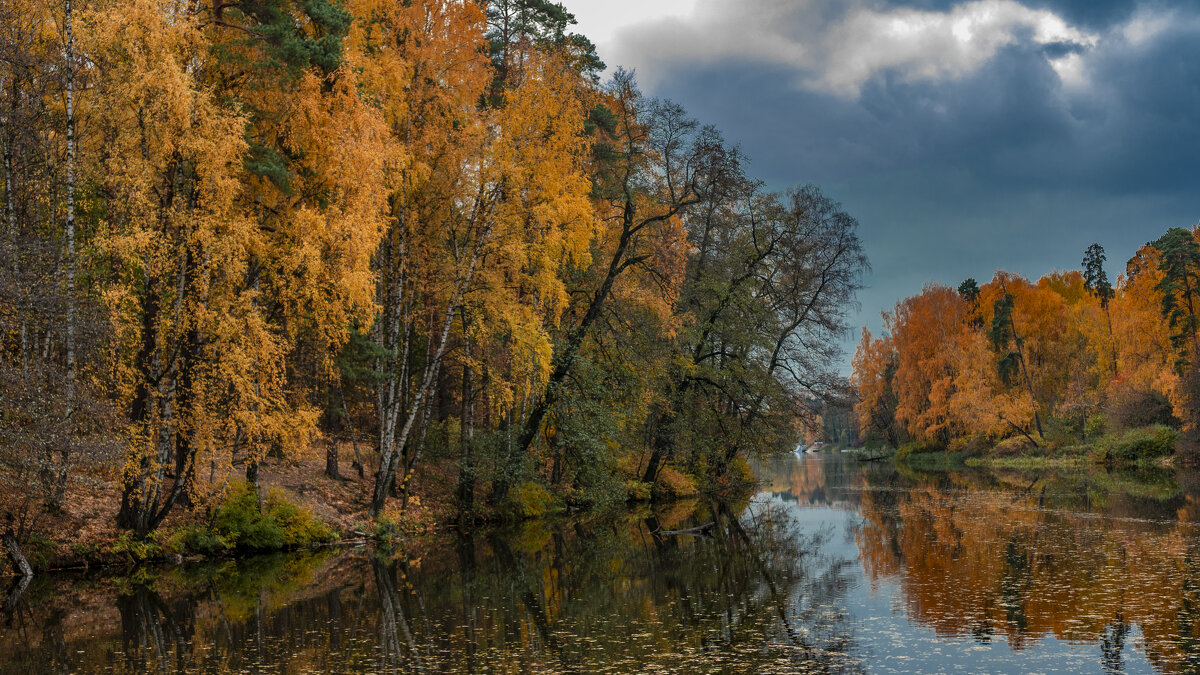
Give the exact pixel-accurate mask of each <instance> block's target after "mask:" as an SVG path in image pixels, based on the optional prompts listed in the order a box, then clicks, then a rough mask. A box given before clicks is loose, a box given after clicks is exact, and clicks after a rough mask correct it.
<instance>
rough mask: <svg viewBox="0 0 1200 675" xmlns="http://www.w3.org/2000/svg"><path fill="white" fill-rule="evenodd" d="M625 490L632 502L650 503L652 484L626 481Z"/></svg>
mask: <svg viewBox="0 0 1200 675" xmlns="http://www.w3.org/2000/svg"><path fill="white" fill-rule="evenodd" d="M625 490H626V492H627V493H628V495H629V501H631V502H648V501H650V484H649V483H643V482H641V481H639V480H627V481H625Z"/></svg>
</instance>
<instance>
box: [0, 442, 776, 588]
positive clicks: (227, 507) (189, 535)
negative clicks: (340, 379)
mask: <svg viewBox="0 0 1200 675" xmlns="http://www.w3.org/2000/svg"><path fill="white" fill-rule="evenodd" d="M337 451H338V454H339V459H340V460H341V461H340V462H339V464H340V466H341V467H342V470H341V471H340V472H339V473H340V477H339V478H332V477H330V476H329V475H327V474H326V473H325V471H324V469H325V463H326V455H325V451H324V448H321V449H320V451H319V452H318V451H316V450H313V451H311V452H308V453H305V454H303V455H301V456H299V457H297V458H294V459H286V460H285V459H279V458H273V457H268V458H266V459H265V460H264V461H263V462H262V463H261V465H260V467H259V481H258V489H257V490H254V489H253V488H252V487H251V486H248V485H247V484H246V483H245V482H234V483H231V484H229V485H227V486H226V487H225V494H224V496H223V497H222V498H221V499H219V500H217V499H212V500H210V503H208V504H207V505H205V506H196V507H193V508H176V509H175V510H174V512H173V513H171V514H170V515H169V516H168V517H167V518H166V520H165V521H164V522H163V523H162V524H161V525H160V527H159V528H158V529H156V530H155V531H153V532H151V533H150V535H149V536H147V537H145V538H144V539H137V538H136V537H134V536H133V535H132V534H131V533H130V532H127V531H123V530H120V529H118V528H117V526H116V516H117V507H118V506H119V504H120V490H119V487H118V486H119V483H118V476H117V475H116V472H115V471H114V470H113V469H112V468H111V467H110V466H109V465H108V464H106V463H105V462H103V461H97V462H95V463H92V464H82V463H81V464H80V465H78V466H77V467H75V470H74V475H73V481H75V482H77V487H80V488H82V487H84V486H86V489H77V490H73V491H72V492H71V498H69V499H67V500H65V502H64V504H63V507H62V509H61V510H60V511H58V512H56V513H48V512H44V511H43V512H39V513H37V514H36V521H35V522H34V523H33V527H32V528H30V529H31V530H32V534H30V535H28V536H26V537H25V538H24V540H23V542H22V549H23V552H24V555H25V556H26V558H27V559H28V560H29V562H30V564H31V565H32V567H33V570H34V572H35V574H42V573H45V572H50V571H65V570H87V569H95V568H113V569H120V568H129V567H134V566H138V565H141V564H144V563H155V562H162V563H175V564H178V563H181V562H185V561H186V562H199V561H204V560H222V559H228V558H232V557H238V556H244V555H249V554H257V553H269V552H277V551H296V550H306V549H310V550H317V549H322V548H331V547H332V548H344V547H346V546H353V545H360V544H373V545H380V546H383V547H397V546H401V545H404V546H408V545H409V543H410V542H411V541H413V540H415V539H417V538H419V537H420V536H422V535H426V534H430V533H435V532H439V531H445V530H449V529H451V528H460V529H461V527H462V526H463V524H462V523H460V522H459V521H460V518H461V514H460V512H459V510H458V502H457V498H458V495H457V494H456V490H457V477H458V472H457V469H456V468H455V467H454V466H453V465H452V464H447V463H439V462H427V463H425V464H424V465H423V466H422V467H421V468H420V469H419V470H418V472H417V474H416V475H415V476H414V480H413V481H412V486H413V488H412V492H411V494H410V495H409V497H408V499H407V503H406V504H404V505H403V506H401V504H400V500H399V499H390V500H389V502H388V506H387V507H386V508H385V509H384V511H383V513H381V514H380V516H379V517H378V518H372V517H371V515H370V513H369V504H370V499H371V494H372V490H373V487H374V477H373V476H372V475H371V474H370V473H369V472H367V471H365V470H364V471H363V472H362V473H361V475H360V472H359V471H357V470H356V465H355V464H352V462H351V460H352V459H353V458H355V457H363V458H364V459H365V462H366V464H367V465H368V466H369V465H371V463H372V459H373V457H372V456H371V455H370V453H367V455H365V456H363V455H360V454H359V453H356V452H355V451H354V449H353V447H352V446H351V444H349V443H343V444H341V445H339V446H338V448H337ZM351 467H355V468H351ZM746 471H748V469H746V468H744V467H740V465H739V469H738V471H736V472H732V474H731V475H732V479H731V480H728V481H726V482H724V483H722V484H721V485H719V486H712V488H711V489H710V490H708V491H702V490H701V488H699V487H697V481H696V480H695V479H693V478H692V477H689V476H686V475H684V474H682V473H680V472H679V471H677V470H676V469H674V468H673V467H664V469H663V470H662V472H661V473H660V478H659V481H658V482H657V483H656V484H654V485H651V484H648V483H641V482H639V481H636V480H633V479H632V478H631V479H629V480H627V481H626V483H625V485H624V490H623V491H620V492H619V493H617V494H615V495H612V496H610V498H609V499H608V501H605V502H598V503H597V502H593V503H586V502H582V501H578V500H576V501H570V500H569V499H568V498H564V496H563V495H561V494H556V493H553V492H552V491H551V489H552V486H547V485H542V484H540V483H533V482H529V483H523V484H519V485H517V486H514V488H513V489H512V490H510V495H509V499H508V500H506V501H505V502H504V503H503V504H501V505H499V506H497V507H484V506H482V505H481V503H482V501H483V500H482V499H479V500H476V504H477V509H476V510H475V512H473V513H472V514H470V522H469V523H468V524H467V528H468V529H470V528H478V527H496V526H504V525H506V524H512V523H518V522H523V521H527V520H530V519H537V518H554V517H563V516H567V515H570V514H578V513H586V512H588V511H594V512H597V513H600V512H604V511H609V510H614V509H627V508H630V507H633V506H644V507H646V508H649V506H650V505H651V504H652V503H653V504H655V505H663V504H676V503H679V504H685V505H686V504H688V503H690V500H692V499H693V498H695V497H697V496H699V495H701V493H702V492H705V493H706V494H707V493H710V492H711V493H713V494H722V495H738V494H743V493H744V494H748V493H750V492H751V491H752V490H753V487H754V484H755V483H754V480H753V478H752V477H751V476H749V475H748V474H747V473H746ZM629 473H631V474H632V473H633V472H632V471H631V472H629ZM75 495H79V496H78V498H76V497H75ZM15 573H16V570H15V567H14V566H13V565H12V563H11V562H10V561H9V560H7V559H5V558H4V557H2V556H0V578H2V577H5V576H11V575H13V574H15Z"/></svg>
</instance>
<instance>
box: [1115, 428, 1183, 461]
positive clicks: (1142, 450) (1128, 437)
mask: <svg viewBox="0 0 1200 675" xmlns="http://www.w3.org/2000/svg"><path fill="white" fill-rule="evenodd" d="M1178 444H1179V432H1178V431H1175V430H1174V429H1172V428H1170V427H1168V426H1165V425H1162V424H1155V425H1153V426H1149V427H1142V428H1140V429H1131V430H1129V431H1126V432H1124V433H1122V434H1115V435H1108V436H1105V437H1103V438H1101V439H1100V440H1099V441H1097V442H1096V450H1097V454H1098V456H1099V458H1100V459H1102V460H1103V461H1105V462H1106V463H1113V464H1130V463H1133V462H1137V461H1139V460H1150V459H1157V458H1159V457H1166V456H1168V455H1170V454H1172V453H1174V452H1175V447H1176V445H1178Z"/></svg>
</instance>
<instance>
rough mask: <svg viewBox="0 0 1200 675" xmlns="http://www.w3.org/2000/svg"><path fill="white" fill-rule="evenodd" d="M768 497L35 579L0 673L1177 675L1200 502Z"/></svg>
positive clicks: (854, 480)
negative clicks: (392, 546)
mask: <svg viewBox="0 0 1200 675" xmlns="http://www.w3.org/2000/svg"><path fill="white" fill-rule="evenodd" d="M756 471H758V473H759V474H760V477H761V478H762V479H763V482H764V483H763V488H762V490H761V491H760V492H759V493H758V494H756V495H754V496H752V497H747V498H745V499H743V500H741V501H740V502H737V503H721V504H718V503H712V502H705V501H696V502H687V503H679V504H673V505H671V506H669V507H667V508H663V509H658V510H653V511H652V510H650V509H649V508H644V509H641V510H638V511H630V512H623V513H621V514H618V515H611V514H610V515H607V516H593V517H590V518H584V519H571V520H561V521H535V522H529V523H525V524H523V525H521V526H520V527H516V528H509V529H505V530H496V531H488V532H484V533H479V534H475V535H473V536H470V537H466V536H455V535H442V536H438V537H434V538H430V539H428V540H422V541H421V542H418V543H417V544H415V545H414V546H412V547H410V548H409V549H408V550H407V552H406V553H405V555H403V556H397V555H394V554H392V555H386V554H383V553H380V552H378V551H371V550H367V549H363V548H360V549H328V550H323V551H318V552H307V553H294V554H287V555H275V556H260V557H255V558H248V559H243V560H238V561H233V560H230V561H224V562H219V563H205V564H186V565H180V566H167V567H149V568H143V569H140V570H136V571H135V572H133V573H132V574H125V575H121V576H115V575H113V574H111V573H108V574H105V573H99V572H93V573H90V574H82V573H80V574H66V573H64V574H54V575H43V576H42V577H39V578H38V579H37V580H36V581H35V582H34V583H33V584H32V585H31V586H30V587H29V588H28V589H27V590H26V591H25V593H24V594H23V595H22V596H21V598H20V599H19V601H18V602H16V603H12V604H13V605H14V606H9V607H6V608H5V609H4V610H3V611H0V673H22V674H30V673H176V672H189V673H191V672H195V673H288V674H292V673H391V672H398V673H399V672H403V673H424V672H429V673H457V672H463V673H633V672H650V673H668V672H669V673H808V672H814V673H815V672H820V673H860V672H861V673H939V672H945V673H959V672H962V673H1038V672H1044V673H1050V672H1055V673H1059V672H1067V673H1097V672H1108V673H1117V672H1125V673H1157V672H1162V673H1175V672H1193V671H1195V670H1197V669H1198V668H1200V530H1198V528H1197V524H1198V523H1200V499H1196V498H1195V497H1193V496H1192V495H1193V494H1196V495H1200V490H1196V489H1194V486H1191V485H1189V484H1188V481H1187V480H1186V479H1184V478H1181V477H1177V476H1175V475H1174V474H1173V473H1169V472H1162V473H1154V474H1140V475H1117V474H1107V473H1104V472H1101V471H1095V472H1078V473H1077V474H1076V475H1066V476H1059V475H1055V474H1049V473H1042V474H1029V473H1017V472H986V471H973V470H966V469H962V470H952V471H927V472H922V471H918V470H914V469H909V468H904V467H901V468H897V467H895V466H892V465H890V464H887V463H883V462H869V463H862V462H857V461H854V460H853V459H850V458H848V457H847V456H844V455H807V456H801V457H796V456H792V455H788V456H785V457H779V458H776V459H773V460H771V461H769V462H765V463H763V464H761V465H760V466H758V467H756Z"/></svg>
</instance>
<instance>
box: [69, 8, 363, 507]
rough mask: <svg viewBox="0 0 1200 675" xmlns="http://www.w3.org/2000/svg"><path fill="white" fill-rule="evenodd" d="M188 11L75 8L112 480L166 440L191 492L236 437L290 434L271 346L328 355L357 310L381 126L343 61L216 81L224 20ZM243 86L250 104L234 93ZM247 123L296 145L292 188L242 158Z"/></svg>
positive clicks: (154, 462)
mask: <svg viewBox="0 0 1200 675" xmlns="http://www.w3.org/2000/svg"><path fill="white" fill-rule="evenodd" d="M192 9H193V7H192V5H190V4H187V3H176V2H168V1H165V0H135V1H134V2H128V3H114V4H112V5H110V6H106V7H102V8H97V11H95V12H93V13H91V14H90V15H89V17H88V19H89V30H88V31H87V38H86V39H87V41H88V48H89V51H90V52H92V53H94V54H96V55H98V56H97V59H96V60H97V68H98V70H99V72H100V81H99V86H98V87H97V94H96V95H97V97H98V98H99V99H100V102H99V104H98V105H102V106H103V109H105V110H106V111H107V112H106V115H105V116H104V126H103V130H102V132H101V133H99V134H98V135H99V136H100V137H101V138H102V139H103V148H102V149H101V153H102V156H103V157H104V162H103V163H102V164H100V165H98V166H96V167H95V174H96V175H95V178H96V180H97V182H99V183H100V184H101V185H103V186H104V189H105V190H106V191H107V193H108V194H109V195H111V198H110V200H109V205H108V211H107V216H108V219H107V222H106V231H107V236H105V237H104V238H103V240H102V248H103V250H104V252H105V253H106V254H107V255H109V256H111V257H112V259H113V260H114V261H115V262H116V263H117V264H118V277H117V279H116V283H114V284H112V285H111V286H110V287H109V288H108V289H107V290H106V295H107V299H108V302H109V305H110V307H112V308H113V318H114V323H115V325H116V326H117V331H118V335H119V336H120V340H119V347H118V356H119V361H120V363H121V364H122V365H121V370H122V378H121V382H122V387H121V389H122V394H123V396H124V398H125V400H126V403H127V405H129V406H130V408H131V410H132V411H134V414H133V417H134V423H135V425H136V426H137V427H138V429H137V430H136V431H135V433H134V434H132V437H133V438H134V439H135V442H134V444H133V449H131V451H130V457H129V459H130V461H129V462H127V476H126V478H127V482H128V481H135V482H136V481H137V480H147V481H149V482H150V483H153V482H154V481H161V476H162V467H161V463H162V461H164V458H165V457H167V456H169V455H170V452H165V451H164V450H163V448H164V447H166V448H170V447H171V446H172V445H173V446H174V448H175V451H176V452H178V453H184V452H185V448H186V451H187V452H191V453H194V458H192V461H193V462H194V465H193V466H194V467H196V470H197V475H196V481H197V485H196V489H197V492H198V494H200V495H201V496H202V495H203V493H204V491H205V486H204V483H205V482H206V481H205V480H204V479H205V478H207V477H210V476H211V477H212V479H213V480H214V481H216V485H217V486H219V485H221V484H223V482H224V479H225V477H226V474H227V472H228V470H229V469H230V468H231V465H232V462H233V459H234V456H233V455H234V452H235V451H239V450H240V451H242V452H244V453H245V455H246V456H247V457H248V458H251V459H257V458H261V457H262V456H263V455H265V453H266V451H267V450H268V449H269V448H271V447H276V448H280V449H283V450H288V451H294V450H295V449H297V448H303V447H304V446H306V445H307V439H308V436H309V435H310V434H311V433H312V431H313V429H314V424H315V421H316V411H315V410H313V409H311V407H309V406H308V405H307V404H306V403H305V402H304V401H303V399H302V397H300V396H297V393H298V391H297V384H299V383H297V382H289V379H288V372H287V368H286V366H285V359H287V358H288V357H289V355H292V354H294V353H295V350H296V349H297V347H298V346H299V345H300V344H301V342H302V341H303V342H304V343H307V344H311V345H315V347H314V348H313V350H312V351H313V353H314V354H315V355H316V357H317V359H318V361H323V362H324V364H325V365H328V363H329V362H330V361H329V359H330V357H331V354H332V352H333V349H334V348H335V347H336V346H337V345H338V344H339V343H340V342H341V341H342V340H343V339H344V338H345V335H346V331H347V328H348V326H349V324H350V320H351V319H352V318H353V317H355V316H366V315H367V314H368V313H369V312H370V310H371V308H372V298H373V280H372V276H371V273H370V256H371V253H372V251H373V250H374V248H375V243H376V241H377V240H378V237H379V232H380V230H381V229H382V225H383V215H382V214H383V205H384V203H385V190H384V189H383V187H382V176H383V171H382V162H383V161H384V158H385V157H386V148H385V146H384V142H385V140H386V134H385V133H384V128H383V126H382V123H381V121H380V119H379V115H377V114H376V113H375V111H374V110H373V109H372V108H370V107H368V106H366V105H364V104H363V103H362V102H361V100H360V99H359V97H358V95H357V93H356V89H355V82H354V80H353V79H352V77H351V76H350V75H346V76H345V77H341V76H340V75H341V74H340V73H339V74H338V75H339V76H331V77H330V78H328V79H322V78H320V77H318V76H317V75H316V74H315V73H313V72H306V73H302V74H301V75H300V77H299V78H298V80H297V81H296V82H295V83H294V85H293V86H289V87H286V88H283V87H281V88H275V89H272V88H271V87H244V88H241V89H238V88H236V87H234V88H233V89H232V90H231V89H219V88H218V87H217V83H225V82H226V81H227V80H226V79H225V78H223V77H222V75H223V74H224V75H228V74H229V73H228V72H225V71H223V70H222V69H224V68H228V66H227V64H225V63H223V62H221V61H220V60H219V59H218V57H217V56H216V54H218V53H219V50H217V49H215V47H216V46H217V45H218V44H219V42H220V40H222V39H228V38H229V34H228V32H225V33H223V32H221V30H222V29H218V28H215V27H213V26H211V25H209V24H207V23H206V22H205V21H204V17H203V15H202V14H199V13H196V14H193V13H192ZM224 30H226V31H228V29H224ZM233 81H236V79H234V80H233ZM253 95H257V98H255V99H254V100H253V106H251V107H252V108H253V109H254V110H255V111H256V114H255V115H254V116H251V115H248V114H247V113H246V112H245V111H246V110H247V109H248V108H247V106H245V105H243V104H242V103H241V102H239V101H242V100H245V99H246V98H247V97H249V96H253ZM263 111H268V112H271V113H279V114H278V115H273V114H265V113H264V112H263ZM278 119H285V120H286V122H285V123H282V124H279V123H276V120H278ZM248 129H249V130H250V131H249V133H250V135H251V136H253V137H255V138H260V139H261V138H263V137H265V136H271V137H272V138H273V139H275V142H277V143H278V144H279V145H280V146H281V147H282V148H283V149H284V150H285V151H287V152H288V153H289V154H290V155H292V156H296V157H303V158H304V160H305V162H306V165H305V167H304V170H300V171H296V172H295V176H294V179H293V182H292V185H291V188H292V189H291V190H287V191H285V190H282V189H280V188H279V187H278V186H275V185H273V184H271V183H270V182H269V181H266V180H264V179H263V178H261V177H259V176H256V175H253V174H251V173H249V172H248V171H247V170H246V169H245V167H244V164H243V160H244V158H245V157H246V156H247V153H248V151H249V150H250V146H249V143H248V141H247V134H248ZM200 466H203V467H204V468H205V469H207V471H200V470H199V467H200ZM147 499H148V500H150V501H153V499H154V498H153V495H152V494H149V495H148V496H147Z"/></svg>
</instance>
